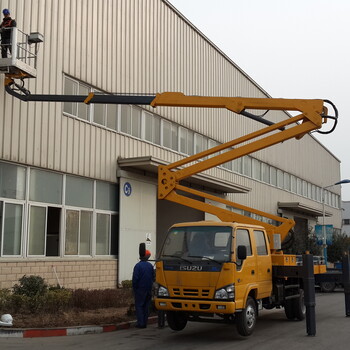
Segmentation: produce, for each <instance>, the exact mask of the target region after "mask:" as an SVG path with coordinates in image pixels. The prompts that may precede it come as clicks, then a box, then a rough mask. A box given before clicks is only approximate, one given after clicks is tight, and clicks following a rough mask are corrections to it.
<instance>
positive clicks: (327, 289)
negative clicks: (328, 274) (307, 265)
mask: <svg viewBox="0 0 350 350" xmlns="http://www.w3.org/2000/svg"><path fill="white" fill-rule="evenodd" d="M320 287H321V291H322V292H323V293H331V292H333V291H334V289H335V282H322V283H320Z"/></svg>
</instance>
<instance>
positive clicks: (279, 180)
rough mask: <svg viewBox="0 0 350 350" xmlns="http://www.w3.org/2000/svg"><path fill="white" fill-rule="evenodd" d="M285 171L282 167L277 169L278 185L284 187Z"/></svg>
mask: <svg viewBox="0 0 350 350" xmlns="http://www.w3.org/2000/svg"><path fill="white" fill-rule="evenodd" d="M283 180H284V177H283V171H282V170H280V169H277V187H279V188H283Z"/></svg>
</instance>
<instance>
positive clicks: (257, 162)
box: [253, 159, 261, 180]
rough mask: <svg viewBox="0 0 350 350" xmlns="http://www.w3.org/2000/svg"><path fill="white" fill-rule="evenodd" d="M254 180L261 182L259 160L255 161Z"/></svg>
mask: <svg viewBox="0 0 350 350" xmlns="http://www.w3.org/2000/svg"><path fill="white" fill-rule="evenodd" d="M253 178H254V179H256V180H261V162H260V161H259V160H257V159H253Z"/></svg>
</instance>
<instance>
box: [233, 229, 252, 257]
mask: <svg viewBox="0 0 350 350" xmlns="http://www.w3.org/2000/svg"><path fill="white" fill-rule="evenodd" d="M240 245H244V246H246V247H247V256H248V255H252V246H251V243H250V237H249V232H248V230H244V229H237V230H236V248H237V247H238V246H240Z"/></svg>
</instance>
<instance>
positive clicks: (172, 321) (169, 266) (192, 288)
mask: <svg viewBox="0 0 350 350" xmlns="http://www.w3.org/2000/svg"><path fill="white" fill-rule="evenodd" d="M158 258H159V259H158V262H157V264H156V268H157V274H156V275H157V284H158V290H157V297H156V300H155V304H156V307H157V308H158V309H159V310H164V311H166V313H167V319H168V324H169V326H170V327H171V328H172V329H175V330H181V329H183V328H184V327H185V326H186V323H187V321H188V320H190V321H191V320H199V319H203V318H204V319H205V318H217V317H218V318H219V319H220V318H221V319H222V320H230V319H234V318H235V315H238V318H237V317H236V318H237V319H240V318H242V315H243V314H244V313H245V310H246V308H247V305H249V321H248V320H247V319H246V317H244V316H246V315H244V316H243V318H244V320H243V322H244V324H243V326H244V328H245V333H246V332H247V331H248V332H250V329H251V330H252V329H253V328H254V326H255V321H256V317H257V310H258V305H259V304H260V303H259V301H260V300H262V299H263V298H268V297H269V296H270V295H271V292H272V262H271V254H270V249H269V244H268V238H267V234H266V232H265V229H264V227H262V226H258V225H249V224H243V223H232V222H214V221H212V222H211V221H200V222H189V223H182V224H176V225H174V226H172V227H171V228H170V230H169V232H168V234H167V236H166V239H165V241H164V244H163V247H162V249H161V252H160V255H159V257H158ZM236 322H237V320H236ZM238 323H239V322H238ZM237 327H238V325H237ZM241 327H242V324H241ZM245 335H247V334H245Z"/></svg>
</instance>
